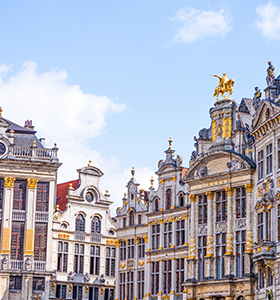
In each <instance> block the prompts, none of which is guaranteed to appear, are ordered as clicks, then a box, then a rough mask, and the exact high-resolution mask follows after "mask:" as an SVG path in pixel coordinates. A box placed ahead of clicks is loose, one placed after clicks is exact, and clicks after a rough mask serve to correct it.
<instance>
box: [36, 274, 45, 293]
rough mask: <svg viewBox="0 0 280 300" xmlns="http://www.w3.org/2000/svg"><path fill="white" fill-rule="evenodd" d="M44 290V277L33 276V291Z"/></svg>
mask: <svg viewBox="0 0 280 300" xmlns="http://www.w3.org/2000/svg"><path fill="white" fill-rule="evenodd" d="M44 290H45V277H33V291H44Z"/></svg>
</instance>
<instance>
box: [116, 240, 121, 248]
mask: <svg viewBox="0 0 280 300" xmlns="http://www.w3.org/2000/svg"><path fill="white" fill-rule="evenodd" d="M116 247H117V248H119V247H120V241H119V240H116Z"/></svg>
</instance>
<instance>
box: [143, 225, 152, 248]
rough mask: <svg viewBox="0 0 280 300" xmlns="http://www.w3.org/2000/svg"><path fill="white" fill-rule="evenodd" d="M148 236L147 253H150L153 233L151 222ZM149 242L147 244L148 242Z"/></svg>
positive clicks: (146, 239)
mask: <svg viewBox="0 0 280 300" xmlns="http://www.w3.org/2000/svg"><path fill="white" fill-rule="evenodd" d="M147 224H148V235H147V236H146V238H145V237H144V239H145V243H147V248H146V249H147V250H146V251H147V252H150V251H151V249H152V232H151V222H148V223H147ZM146 241H147V242H146Z"/></svg>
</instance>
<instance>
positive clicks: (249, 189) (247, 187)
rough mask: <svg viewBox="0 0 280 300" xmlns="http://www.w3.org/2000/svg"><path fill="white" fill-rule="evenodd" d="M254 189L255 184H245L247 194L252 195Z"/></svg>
mask: <svg viewBox="0 0 280 300" xmlns="http://www.w3.org/2000/svg"><path fill="white" fill-rule="evenodd" d="M253 187H254V184H253V183H248V184H245V189H246V191H247V193H252V191H253Z"/></svg>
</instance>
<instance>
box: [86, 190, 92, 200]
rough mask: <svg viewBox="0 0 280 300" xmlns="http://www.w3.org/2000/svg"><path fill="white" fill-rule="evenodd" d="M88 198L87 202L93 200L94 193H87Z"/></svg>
mask: <svg viewBox="0 0 280 300" xmlns="http://www.w3.org/2000/svg"><path fill="white" fill-rule="evenodd" d="M86 200H87V202H92V201H93V194H92V193H91V192H87V193H86Z"/></svg>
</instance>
